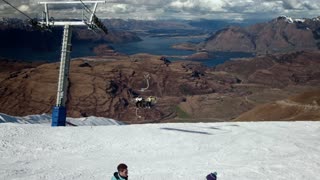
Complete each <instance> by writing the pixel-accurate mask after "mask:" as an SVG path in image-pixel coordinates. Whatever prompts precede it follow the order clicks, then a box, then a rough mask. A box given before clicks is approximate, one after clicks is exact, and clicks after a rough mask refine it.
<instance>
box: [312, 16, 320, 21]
mask: <svg viewBox="0 0 320 180" xmlns="http://www.w3.org/2000/svg"><path fill="white" fill-rule="evenodd" d="M312 21H320V16H318V17H315V18H312Z"/></svg>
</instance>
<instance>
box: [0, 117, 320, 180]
mask: <svg viewBox="0 0 320 180" xmlns="http://www.w3.org/2000/svg"><path fill="white" fill-rule="evenodd" d="M0 160H1V161H0V179H1V180H2V179H3V180H7V179H52V180H58V179H66V180H67V179H68V180H71V179H83V180H88V179H111V176H112V174H113V172H114V171H116V166H117V165H118V164H119V163H122V162H124V163H126V164H127V165H128V166H129V179H130V180H147V179H155V180H160V179H161V180H173V179H184V180H203V179H205V176H206V175H207V174H208V173H210V172H213V171H216V172H217V173H218V180H232V179H238V180H239V179H240V180H259V179H277V180H287V179H297V180H298V179H299V180H300V179H303V180H316V179H320V178H319V176H318V173H319V172H320V163H319V162H320V161H319V160H320V122H257V123H254V122H244V123H182V124H144V125H123V126H79V127H55V128H52V127H50V126H49V125H43V124H42V125H37V124H14V123H1V124H0Z"/></svg>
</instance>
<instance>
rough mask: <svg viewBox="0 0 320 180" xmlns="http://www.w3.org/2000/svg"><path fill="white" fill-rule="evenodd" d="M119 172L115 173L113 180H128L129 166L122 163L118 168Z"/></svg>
mask: <svg viewBox="0 0 320 180" xmlns="http://www.w3.org/2000/svg"><path fill="white" fill-rule="evenodd" d="M117 170H118V172H115V173H113V176H112V178H111V180H128V166H127V165H125V164H123V163H121V164H119V165H118V167H117Z"/></svg>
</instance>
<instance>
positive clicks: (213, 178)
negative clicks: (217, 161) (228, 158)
mask: <svg viewBox="0 0 320 180" xmlns="http://www.w3.org/2000/svg"><path fill="white" fill-rule="evenodd" d="M206 179H207V180H217V173H216V172H214V173H210V174H208V175H207V177H206Z"/></svg>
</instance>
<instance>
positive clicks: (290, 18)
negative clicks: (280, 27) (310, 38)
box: [277, 16, 306, 23]
mask: <svg viewBox="0 0 320 180" xmlns="http://www.w3.org/2000/svg"><path fill="white" fill-rule="evenodd" d="M277 20H284V21H286V22H287V23H304V22H305V21H306V19H305V18H300V19H293V18H292V17H289V16H279V17H278V18H277Z"/></svg>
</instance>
